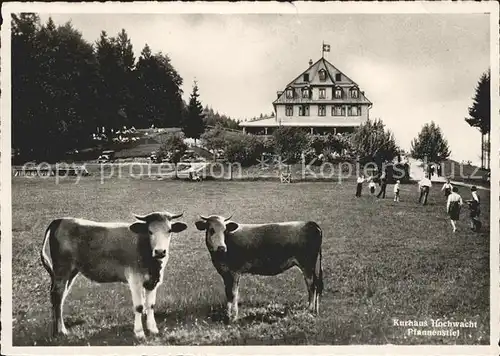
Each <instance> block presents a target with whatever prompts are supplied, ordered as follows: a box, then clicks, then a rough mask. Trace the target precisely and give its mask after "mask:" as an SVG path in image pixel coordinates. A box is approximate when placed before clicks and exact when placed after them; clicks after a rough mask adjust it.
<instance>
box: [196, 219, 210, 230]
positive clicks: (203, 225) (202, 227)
mask: <svg viewBox="0 0 500 356" xmlns="http://www.w3.org/2000/svg"><path fill="white" fill-rule="evenodd" d="M194 224H195V225H196V228H197V229H198V230H200V231H204V230H206V229H207V222H206V221H203V220H199V221H197V222H195V223H194Z"/></svg>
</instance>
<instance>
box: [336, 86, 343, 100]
mask: <svg viewBox="0 0 500 356" xmlns="http://www.w3.org/2000/svg"><path fill="white" fill-rule="evenodd" d="M335 99H342V89H341V88H335Z"/></svg>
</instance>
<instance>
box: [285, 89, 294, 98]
mask: <svg viewBox="0 0 500 356" xmlns="http://www.w3.org/2000/svg"><path fill="white" fill-rule="evenodd" d="M286 98H287V99H293V89H292V88H288V89H287V90H286Z"/></svg>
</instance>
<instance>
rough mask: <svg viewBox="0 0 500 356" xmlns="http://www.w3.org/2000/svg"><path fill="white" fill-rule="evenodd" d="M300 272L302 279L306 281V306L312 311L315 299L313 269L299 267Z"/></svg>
mask: <svg viewBox="0 0 500 356" xmlns="http://www.w3.org/2000/svg"><path fill="white" fill-rule="evenodd" d="M300 269H301V270H302V274H303V275H304V281H305V282H306V287H307V293H308V302H309V304H308V306H307V309H308V310H309V311H311V312H312V311H314V304H315V299H316V289H315V288H314V278H313V275H314V269H312V268H305V267H301V268H300Z"/></svg>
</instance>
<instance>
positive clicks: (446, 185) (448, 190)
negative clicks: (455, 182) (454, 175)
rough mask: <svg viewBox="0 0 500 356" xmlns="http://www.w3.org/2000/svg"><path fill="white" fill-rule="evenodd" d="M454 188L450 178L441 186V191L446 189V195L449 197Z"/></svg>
mask: <svg viewBox="0 0 500 356" xmlns="http://www.w3.org/2000/svg"><path fill="white" fill-rule="evenodd" d="M452 189H453V186H452V185H451V183H450V178H448V179H446V183H444V184H443V187H442V188H441V191H443V190H444V197H445V198H446V199H448V196H449V195H450V194H451V190H452Z"/></svg>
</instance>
